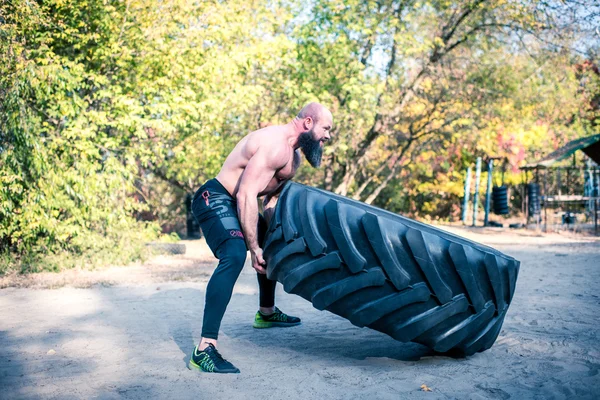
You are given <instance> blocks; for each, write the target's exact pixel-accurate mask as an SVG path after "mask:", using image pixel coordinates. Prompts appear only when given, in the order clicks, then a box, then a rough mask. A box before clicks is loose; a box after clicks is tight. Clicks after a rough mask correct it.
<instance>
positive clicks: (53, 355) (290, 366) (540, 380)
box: [0, 228, 600, 400]
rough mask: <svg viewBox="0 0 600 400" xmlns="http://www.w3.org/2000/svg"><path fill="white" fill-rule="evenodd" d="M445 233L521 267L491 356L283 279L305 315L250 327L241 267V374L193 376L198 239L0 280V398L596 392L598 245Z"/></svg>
mask: <svg viewBox="0 0 600 400" xmlns="http://www.w3.org/2000/svg"><path fill="white" fill-rule="evenodd" d="M446 229H449V230H451V231H453V232H455V233H458V234H461V235H464V236H467V237H469V238H471V239H474V240H477V241H480V242H483V243H486V244H489V245H492V246H493V247H496V248H498V249H499V250H501V251H504V252H506V253H508V254H510V255H512V256H514V257H516V258H517V259H519V260H521V262H522V264H521V271H520V275H519V279H518V282H517V289H516V293H515V297H514V300H513V304H512V305H511V308H510V310H509V312H508V315H507V317H506V320H505V323H504V326H503V328H502V331H501V333H500V336H499V337H498V340H497V341H496V344H495V345H494V346H493V347H492V348H491V349H490V350H488V351H486V352H483V353H479V354H476V355H474V356H471V357H468V358H464V359H453V358H448V357H443V356H438V355H435V354H432V353H431V352H430V351H429V350H428V349H427V348H426V347H424V346H421V345H417V344H412V343H408V344H407V343H400V342H397V341H395V340H393V339H391V338H389V337H388V336H386V335H384V334H381V333H378V332H376V331H372V330H369V329H368V328H363V329H361V328H357V327H354V326H352V325H351V324H350V323H349V322H348V321H346V320H345V319H343V318H340V317H338V316H335V315H333V314H330V313H328V312H326V311H318V310H316V309H313V308H312V306H311V304H310V303H308V302H307V301H305V300H304V299H302V298H300V297H297V296H294V295H289V294H286V293H283V291H282V290H281V288H279V289H278V290H279V292H278V305H279V306H280V307H281V308H282V309H283V310H284V311H286V312H288V313H290V314H293V315H297V316H300V317H302V318H303V324H302V325H301V326H298V327H294V328H288V329H269V330H255V329H253V328H252V325H251V324H252V319H253V315H254V313H255V312H256V308H257V283H256V277H255V274H254V273H253V270H252V269H251V268H250V267H249V266H248V265H247V266H246V268H245V269H244V271H243V272H242V275H241V277H240V279H239V280H238V283H237V285H236V288H235V294H234V296H233V298H232V301H231V303H230V305H229V309H228V312H227V313H226V315H225V318H224V320H223V324H222V326H221V333H220V350H221V352H222V353H223V354H224V355H225V357H226V358H228V359H230V360H231V361H233V362H234V363H235V364H236V365H237V366H238V367H239V368H240V369H241V371H242V373H241V374H237V375H225V376H223V375H213V374H200V373H197V372H193V371H190V370H188V369H187V368H186V362H187V359H188V356H189V353H190V351H191V350H192V348H193V346H194V342H195V341H196V340H197V339H198V336H199V334H200V329H201V316H202V310H203V306H204V290H205V287H206V281H207V279H208V278H209V276H210V273H211V271H212V269H213V268H214V266H215V264H216V263H215V261H214V260H213V259H212V258H211V255H210V253H208V252H207V248H206V245H205V244H204V243H203V242H202V241H197V242H192V243H188V253H187V254H186V256H178V257H158V258H156V259H154V260H152V262H150V263H147V264H145V265H137V266H129V267H112V268H107V269H102V270H97V271H66V272H63V273H60V274H36V275H31V276H28V277H19V276H9V277H5V278H3V279H0V287H4V289H2V290H0V398H2V399H18V398H59V399H71V398H73V399H88V398H100V399H120V398H127V399H129V398H131V399H139V398H174V399H179V398H197V399H250V398H252V399H265V398H269V399H286V400H290V399H307V398H309V399H405V398H407V399H445V398H457V399H508V398H514V399H529V398H533V399H563V398H577V399H598V398H600V386H599V384H600V376H599V375H598V370H599V369H600V346H599V345H598V336H599V332H600V297H599V296H600V241H598V240H597V239H591V238H578V237H565V236H559V235H555V234H553V235H544V236H541V235H536V234H535V233H531V232H528V233H527V232H509V231H507V230H504V231H502V230H498V229H496V230H495V229H486V230H481V229H475V230H467V229H459V228H446ZM423 384H425V385H427V386H428V387H429V388H431V390H432V391H431V392H425V391H422V390H421V385H423Z"/></svg>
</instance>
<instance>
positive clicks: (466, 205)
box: [462, 167, 471, 225]
mask: <svg viewBox="0 0 600 400" xmlns="http://www.w3.org/2000/svg"><path fill="white" fill-rule="evenodd" d="M470 193H471V167H469V168H467V176H466V178H465V197H464V198H463V210H462V223H463V225H465V224H466V223H467V208H469V194H470Z"/></svg>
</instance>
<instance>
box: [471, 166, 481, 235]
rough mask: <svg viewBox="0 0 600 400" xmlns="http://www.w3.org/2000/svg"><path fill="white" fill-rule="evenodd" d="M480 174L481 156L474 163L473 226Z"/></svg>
mask: <svg viewBox="0 0 600 400" xmlns="http://www.w3.org/2000/svg"><path fill="white" fill-rule="evenodd" d="M480 176H481V157H477V163H476V164H475V194H474V195H473V226H476V225H477V207H478V205H479V178H480Z"/></svg>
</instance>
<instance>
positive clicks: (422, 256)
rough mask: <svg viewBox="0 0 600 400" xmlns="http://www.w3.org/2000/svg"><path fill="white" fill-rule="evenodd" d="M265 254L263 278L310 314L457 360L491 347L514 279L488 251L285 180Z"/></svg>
mask: <svg viewBox="0 0 600 400" xmlns="http://www.w3.org/2000/svg"><path fill="white" fill-rule="evenodd" d="M263 250H264V256H265V260H266V262H267V276H268V277H269V278H270V279H275V280H277V281H279V282H281V283H282V284H283V288H284V290H285V291H286V292H288V293H294V294H297V295H299V296H302V297H303V298H305V299H306V300H308V301H311V302H312V304H313V306H314V307H315V308H317V309H319V310H328V311H331V312H333V313H334V314H337V315H339V316H342V317H344V318H347V319H348V320H350V322H352V324H354V325H356V326H359V327H364V326H367V327H369V328H372V329H376V330H378V331H380V332H383V333H386V334H388V335H390V336H391V337H393V338H394V339H397V340H399V341H402V342H408V341H413V342H417V343H422V344H424V345H426V346H429V347H430V348H432V349H434V350H435V351H437V352H442V353H445V352H451V353H454V354H457V355H471V354H474V353H475V352H478V351H483V350H486V349H489V348H490V347H491V346H492V344H493V343H494V341H495V340H496V337H497V336H498V333H499V332H500V328H501V327H502V322H503V321H504V316H505V315H506V311H507V310H508V306H509V305H510V302H511V300H512V298H513V294H514V291H515V284H516V281H517V275H518V272H519V261H516V260H515V259H514V258H512V257H509V256H506V255H504V254H502V253H500V252H499V251H497V250H494V249H492V248H490V247H487V246H483V245H480V244H477V243H474V242H472V241H469V240H466V239H463V238H461V237H459V236H455V235H452V234H450V233H448V232H444V231H442V230H439V229H436V228H434V227H431V226H429V225H425V224H422V223H419V222H416V221H413V220H411V219H408V218H405V217H402V216H400V215H397V214H394V213H391V212H389V211H385V210H382V209H379V208H377V207H373V206H370V205H367V204H364V203H361V202H359V201H355V200H351V199H348V198H346V197H343V196H339V195H336V194H333V193H330V192H327V191H324V190H320V189H315V188H311V187H308V186H304V185H301V184H298V183H293V182H290V183H288V184H286V186H285V188H284V189H283V190H282V192H281V194H280V197H279V201H278V203H277V206H276V208H275V213H274V215H273V218H272V221H271V223H270V226H269V229H268V232H267V234H266V236H265V239H264V243H263Z"/></svg>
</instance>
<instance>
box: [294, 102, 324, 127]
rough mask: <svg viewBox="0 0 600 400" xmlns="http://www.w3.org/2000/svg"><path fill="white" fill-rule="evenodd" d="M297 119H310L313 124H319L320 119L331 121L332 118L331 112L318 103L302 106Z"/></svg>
mask: <svg viewBox="0 0 600 400" xmlns="http://www.w3.org/2000/svg"><path fill="white" fill-rule="evenodd" d="M297 118H298V119H301V120H302V119H305V118H311V119H312V120H313V122H314V123H317V122H319V121H320V120H321V119H322V118H329V120H330V121H331V120H332V119H333V116H332V115H331V112H330V111H329V110H328V109H327V108H325V106H323V105H322V104H319V103H314V102H313V103H308V104H307V105H305V106H304V108H303V109H302V110H300V112H299V113H298V116H297Z"/></svg>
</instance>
